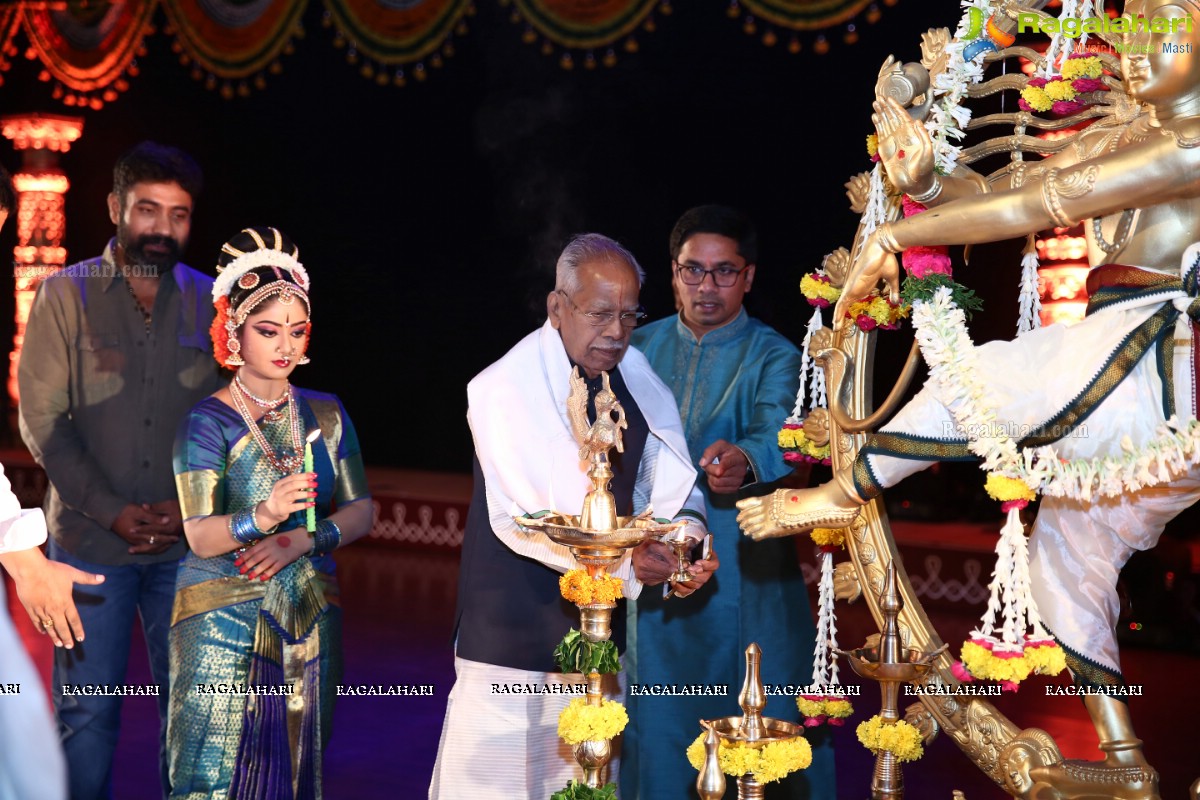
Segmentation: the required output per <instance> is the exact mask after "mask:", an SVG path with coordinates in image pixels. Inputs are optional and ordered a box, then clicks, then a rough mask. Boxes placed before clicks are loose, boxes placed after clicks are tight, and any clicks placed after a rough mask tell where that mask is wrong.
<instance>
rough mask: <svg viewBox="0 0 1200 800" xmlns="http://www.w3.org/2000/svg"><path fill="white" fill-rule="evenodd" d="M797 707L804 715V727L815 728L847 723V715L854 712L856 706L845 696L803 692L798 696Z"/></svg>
mask: <svg viewBox="0 0 1200 800" xmlns="http://www.w3.org/2000/svg"><path fill="white" fill-rule="evenodd" d="M796 708H798V709H800V713H801V714H803V715H804V727H806V728H815V727H816V726H818V725H822V724H825V723H828V724H830V725H834V726H838V725H843V724H845V719H846V717H848V716H850V715H851V714H853V713H854V706H852V705H851V704H850V701H849V700H847V699H846V698H845V697H841V696H839V695H831V694H825V695H820V694H802V695H797V696H796Z"/></svg>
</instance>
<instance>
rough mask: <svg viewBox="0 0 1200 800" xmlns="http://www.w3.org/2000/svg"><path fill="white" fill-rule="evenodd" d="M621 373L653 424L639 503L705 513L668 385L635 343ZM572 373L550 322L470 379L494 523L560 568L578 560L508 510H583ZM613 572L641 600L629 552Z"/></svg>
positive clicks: (474, 428) (522, 548) (499, 532)
mask: <svg viewBox="0 0 1200 800" xmlns="http://www.w3.org/2000/svg"><path fill="white" fill-rule="evenodd" d="M620 371H621V376H622V377H623V378H624V379H625V384H626V386H628V387H629V391H630V393H631V394H632V395H633V397H634V400H635V401H636V402H637V406H638V408H639V409H640V410H641V412H642V415H643V416H644V417H645V418H646V423H647V425H648V426H649V428H650V433H649V436H648V437H647V439H646V449H645V452H644V453H643V455H642V461H641V464H640V465H639V468H638V480H637V484H638V488H637V489H636V490H635V492H634V503H635V506H637V505H639V504H640V503H644V502H646V501H647V500H648V501H649V504H650V506H651V507H652V508H653V509H654V514H655V516H658V517H668V518H670V517H674V516H675V515H676V514H678V513H679V511H680V510H681V509H682V508H684V507H687V508H690V509H693V510H696V511H699V512H701V513H703V510H704V500H703V496H702V495H701V494H700V491H699V490H698V489H697V488H696V478H697V474H698V473H697V471H696V467H695V466H694V465H693V464H692V460H691V458H690V457H689V455H688V450H687V442H686V441H685V439H684V436H683V424H682V423H681V422H680V420H679V409H678V408H677V407H676V405H675V398H674V396H672V394H671V391H670V389H668V388H667V387H666V385H665V384H663V382H662V381H661V380H659V378H658V376H657V375H655V373H654V370H653V369H652V368H651V367H650V363H649V362H648V361H647V360H646V357H645V356H643V355H642V354H641V352H639V351H638V350H636V349H634V348H632V347H630V348H629V350H628V351H626V353H625V357H624V358H623V359H622V360H621V365H620ZM570 372H571V362H570V360H569V359H568V358H567V352H566V349H565V348H564V347H563V344H562V339H561V338H560V336H559V333H558V331H557V330H555V329H554V328H553V327H552V326H551V325H550V321H549V320H547V321H546V323H545V324H544V325H543V326H542V327H541V328H540V329H538V330H536V331H534V332H533V333H531V334H529V335H528V336H526V337H525V338H524V339H522V340H521V341H520V342H518V343H517V345H516V346H515V347H513V349H512V350H509V351H508V353H506V354H505V355H504V357H503V358H501V359H500V360H499V361H497V362H496V363H494V364H492V365H491V366H490V367H488V368H487V369H485V370H484V371H483V372H481V373H479V374H478V375H476V376H475V378H474V379H473V380H472V381H471V382H470V383H469V384H468V385H467V400H468V407H467V421H468V422H469V423H470V426H471V434H472V436H473V437H474V439H475V454H476V455H477V456H478V457H479V463H480V466H481V467H482V469H483V479H484V488H485V490H486V494H487V503H488V516H489V518H490V520H491V524H492V530H493V531H494V532H495V534H496V536H498V537H499V538H500V541H502V542H504V544H505V545H506V546H507V547H508V548H509V549H511V550H512V551H513V552H515V553H517V554H519V555H522V556H525V557H527V558H533V559H536V560H538V561H540V562H542V563H543V564H545V565H547V566H549V567H553V568H554V569H557V570H560V571H566V570H568V569H571V568H573V567H575V566H577V565H576V563H575V557H574V556H572V555H571V553H570V551H569V550H567V548H565V547H563V546H562V545H558V544H554V543H552V542H551V541H550V540H549V539H547V538H546V537H545V535H544V534H542V533H525V532H522V531H521V530H520V529H519V528H517V525H516V523H514V522H513V517H514V516H520V515H523V514H530V513H534V512H537V511H542V510H553V511H558V512H560V513H564V514H578V513H580V511H582V508H583V499H584V496H585V495H586V494H587V492H588V489H589V487H590V484H589V481H588V478H587V470H588V466H589V464H588V462H587V461H581V460H580V459H579V444H578V442H576V441H575V436H574V434H573V433H572V431H571V425H570V421H569V420H568V418H567V395H568V393H569V392H570V385H569V382H568V377H569V375H570ZM635 510H636V511H639V512H640V511H643V510H644V507H638V508H635ZM614 574H616V575H617V576H619V577H621V578H622V579H624V580H625V581H626V583H627V585H626V589H625V594H626V596H627V597H637V595H638V594H639V593H640V592H641V584H640V583H639V582H638V581H637V579H636V578H635V577H634V575H633V569H632V565H631V564H630V560H629V556H628V555H626V557H625V558H624V559H623V560H622V561H621V562H620V564H619V567H618V568H617V569H616V570H614Z"/></svg>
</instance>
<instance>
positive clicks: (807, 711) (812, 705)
mask: <svg viewBox="0 0 1200 800" xmlns="http://www.w3.org/2000/svg"><path fill="white" fill-rule="evenodd" d="M814 533H815V531H814ZM796 708H798V709H800V713H801V714H803V715H804V716H806V717H819V716H821V715H822V714H824V713H825V703H824V701H822V700H809V699H808V698H807V697H804V696H803V695H799V696H797V697H796Z"/></svg>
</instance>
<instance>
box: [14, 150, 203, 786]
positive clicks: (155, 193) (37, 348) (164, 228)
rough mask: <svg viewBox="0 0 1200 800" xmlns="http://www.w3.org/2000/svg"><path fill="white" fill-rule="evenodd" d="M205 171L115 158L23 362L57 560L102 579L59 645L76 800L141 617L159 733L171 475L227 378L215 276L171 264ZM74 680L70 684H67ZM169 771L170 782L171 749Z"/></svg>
mask: <svg viewBox="0 0 1200 800" xmlns="http://www.w3.org/2000/svg"><path fill="white" fill-rule="evenodd" d="M201 182H202V176H201V172H200V168H199V167H198V166H197V165H196V163H195V162H194V161H193V160H192V159H191V157H190V156H188V155H187V154H186V153H183V152H182V151H180V150H177V149H175V148H173V147H166V146H163V145H159V144H155V143H153V142H143V143H141V144H139V145H137V146H136V147H134V148H133V149H132V150H130V151H129V152H128V153H126V154H125V155H124V156H122V157H121V159H120V160H119V161H118V162H117V164H116V167H115V169H114V170H113V191H112V193H111V194H110V195H109V196H108V212H109V216H110V218H111V219H112V221H113V223H114V224H116V226H117V236H116V238H115V239H114V240H112V241H110V242H109V243H108V246H107V247H106V248H105V250H104V254H103V255H101V256H100V257H99V258H94V259H91V260H88V261H83V262H81V263H79V264H75V265H73V266H71V267H67V268H66V269H64V270H63V271H61V272H59V273H58V274H56V275H53V276H51V277H49V278H47V279H46V280H45V282H44V283H43V284H42V286H41V288H40V289H39V290H38V293H37V297H36V299H35V300H34V302H33V307H32V308H31V310H30V313H29V323H28V326H27V327H26V331H25V345H24V352H23V353H22V356H21V363H20V365H19V369H18V386H19V389H20V394H21V404H20V423H21V435H22V437H23V438H24V439H25V443H26V444H27V445H28V446H29V450H30V451H31V452H32V453H33V456H34V458H36V459H37V461H38V463H39V464H41V465H42V467H43V468H44V469H45V470H46V475H47V477H48V478H49V481H50V487H49V490H48V492H47V496H46V503H45V511H46V518H47V523H48V525H49V528H50V534H51V540H50V547H49V556H50V558H51V559H53V560H55V561H59V562H63V563H66V564H70V565H72V566H74V567H76V568H78V569H80V570H83V571H85V572H89V573H96V574H99V575H103V576H104V582H103V583H101V584H98V585H94V586H80V587H79V588H78V590H77V594H76V600H77V606H78V609H79V618H80V621H81V622H82V624H83V627H84V628H85V629H86V630H87V632H88V638H87V642H86V643H83V642H82V641H81V642H80V643H79V644H78V645H77V646H75V647H74V648H71V649H66V648H61V649H57V650H56V653H55V661H54V686H53V695H54V705H55V711H56V713H57V715H58V723H59V733H60V734H61V736H62V741H63V749H64V751H65V752H66V756H67V768H68V774H69V778H68V779H69V783H70V795H71V797H72V798H75V800H91V798H100V797H109V796H110V794H111V788H110V784H111V772H112V756H113V751H114V749H115V747H116V742H117V730H118V729H119V727H120V716H121V696H120V694H119V693H115V694H110V692H112V690H113V689H114V688H115V689H117V690H118V692H119V688H120V687H121V686H122V684H123V683H124V682H125V667H126V662H127V661H128V656H129V643H130V636H131V633H132V630H133V622H134V616H135V614H140V615H141V619H142V630H143V632H144V635H145V639H146V644H147V649H148V650H149V656H150V667H151V671H152V673H153V676H154V681H155V682H156V683H157V684H158V685H159V695H158V704H159V706H158V708H159V717H160V719H161V720H162V725H163V734H164V735H165V730H166V718H167V705H166V704H167V684H168V663H167V630H168V628H169V627H170V621H171V607H172V604H173V602H174V597H175V570H176V565H177V562H178V561H179V559H180V558H181V557H182V556H183V554H184V550H185V548H186V544H185V543H184V540H183V536H182V524H181V520H180V512H179V502H178V500H177V499H176V493H175V481H174V476H173V472H172V469H171V447H172V443H173V440H174V436H175V428H176V425H177V424H178V422H179V420H180V419H182V418H183V416H184V414H185V413H186V412H187V411H188V410H189V409H190V408H191V407H192V406H193V405H195V404H196V403H197V402H198V401H200V400H201V399H203V398H204V397H207V396H208V395H210V394H212V393H213V392H215V391H216V390H217V389H218V388H220V386H221V383H222V381H221V376H220V374H219V372H218V370H217V366H216V362H215V361H214V360H213V357H212V343H211V341H210V340H209V333H208V330H209V327H210V325H211V324H212V318H213V307H212V298H211V293H212V284H213V282H212V279H210V278H208V277H205V276H204V275H201V274H200V273H199V272H196V271H195V270H193V269H191V268H190V267H187V266H185V265H183V264H179V263H176V260H177V258H178V257H179V255H180V253H182V251H183V248H184V245H185V244H186V243H187V237H188V232H189V230H190V227H191V219H192V205H193V200H194V198H195V196H196V195H197V193H198V192H199V190H200V185H201ZM64 687H65V688H64ZM159 761H160V770H161V773H162V775H163V786H164V787H166V785H167V782H166V770H165V757H164V753H160V759H159Z"/></svg>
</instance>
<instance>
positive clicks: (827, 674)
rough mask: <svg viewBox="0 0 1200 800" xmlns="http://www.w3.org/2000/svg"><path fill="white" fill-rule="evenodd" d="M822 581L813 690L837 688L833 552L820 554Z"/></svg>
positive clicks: (819, 596) (818, 596) (819, 593)
mask: <svg viewBox="0 0 1200 800" xmlns="http://www.w3.org/2000/svg"><path fill="white" fill-rule="evenodd" d="M817 558H819V559H820V560H821V580H820V583H819V584H818V587H819V588H818V593H817V644H816V647H814V648H813V671H812V683H811V686H812V687H814V688H813V691H823V690H818V689H817V688H816V687H825V686H838V685H840V682H839V680H838V666H837V659H836V658H834V657H833V651H834V650H835V649H836V648H837V620H836V618H835V617H834V611H833V553H831V552H826V551H823V550H822V551H820V552H819V553H818V554H817Z"/></svg>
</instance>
